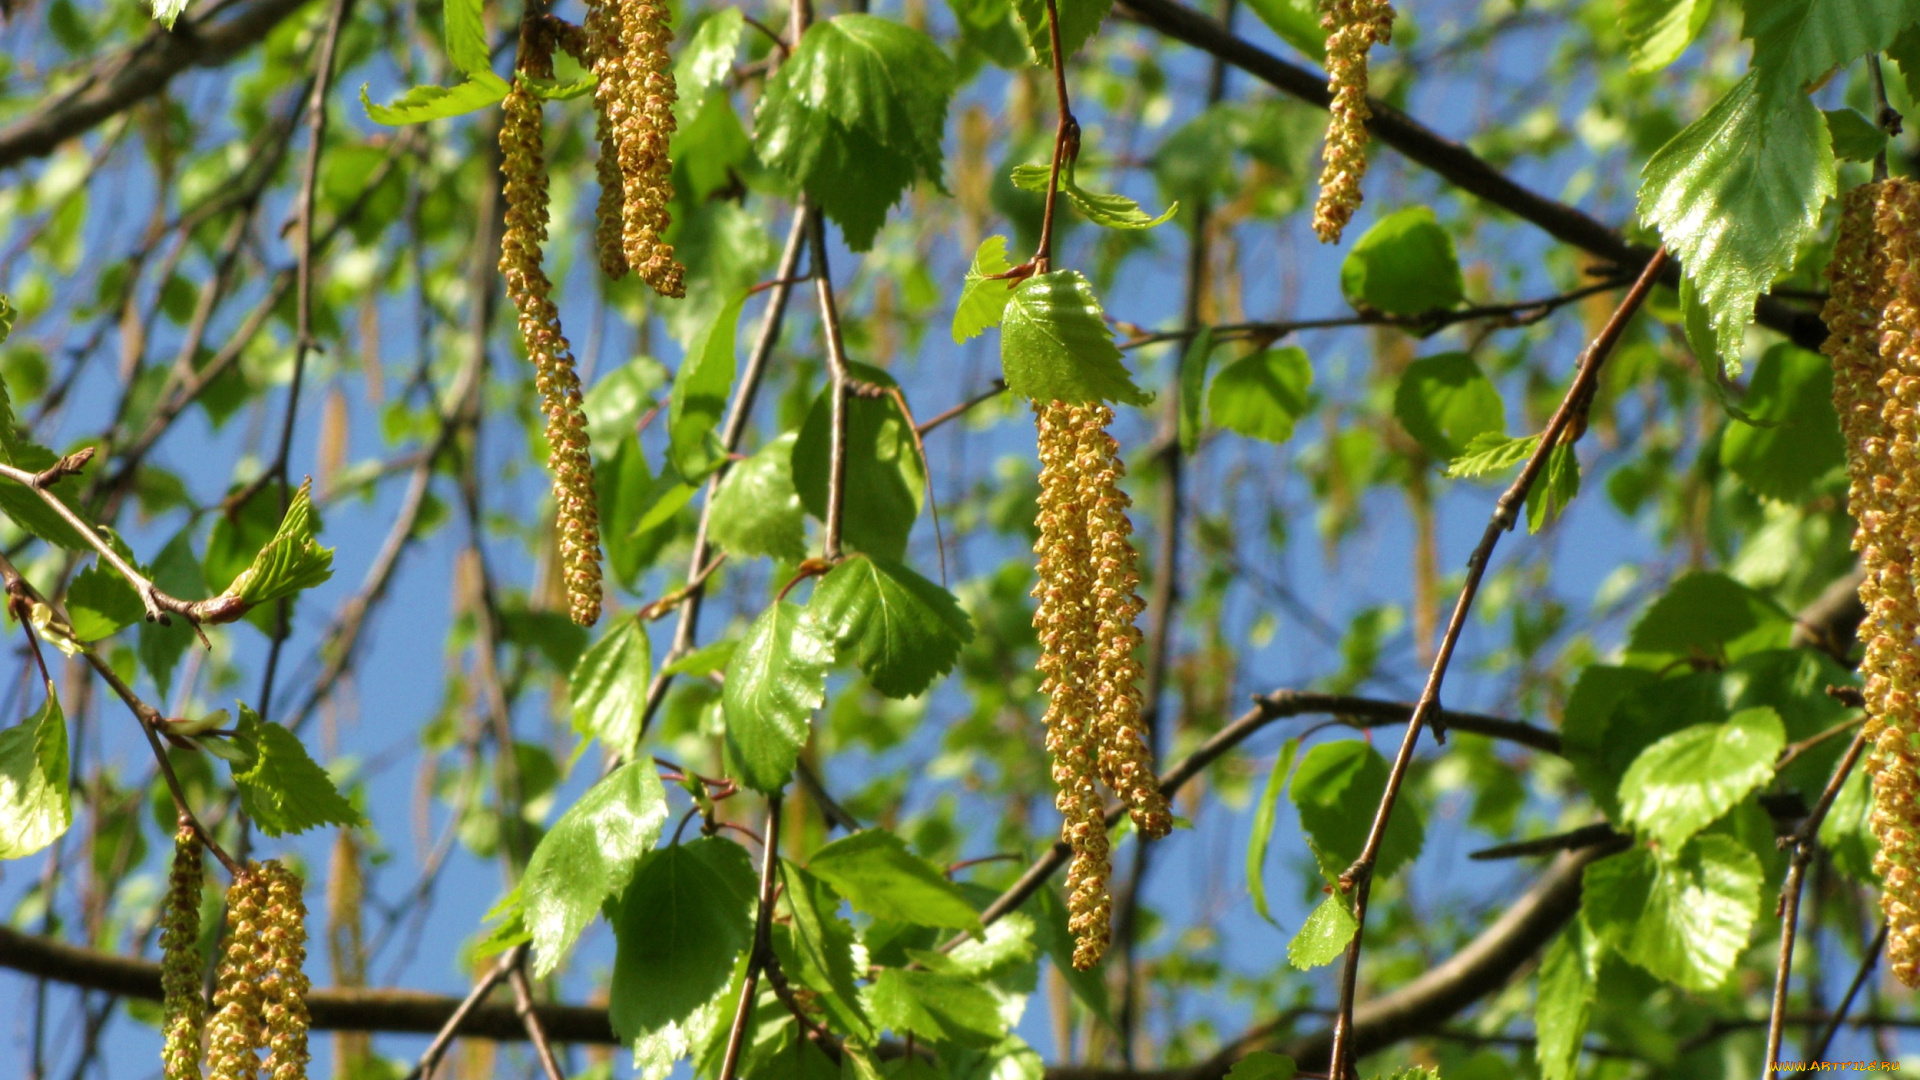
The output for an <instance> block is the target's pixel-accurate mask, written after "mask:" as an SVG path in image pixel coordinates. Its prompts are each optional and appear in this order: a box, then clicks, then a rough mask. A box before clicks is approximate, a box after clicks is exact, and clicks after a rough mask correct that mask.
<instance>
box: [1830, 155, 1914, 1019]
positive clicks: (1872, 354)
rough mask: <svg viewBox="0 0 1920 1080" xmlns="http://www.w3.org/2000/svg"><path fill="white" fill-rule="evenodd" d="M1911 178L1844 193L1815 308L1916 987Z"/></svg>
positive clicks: (1875, 740)
mask: <svg viewBox="0 0 1920 1080" xmlns="http://www.w3.org/2000/svg"><path fill="white" fill-rule="evenodd" d="M1917 231H1920V184H1915V183H1914V182H1912V181H1908V180H1904V179H1891V180H1883V181H1879V182H1876V183H1872V184H1866V185H1863V186H1861V187H1858V188H1855V189H1854V190H1852V191H1850V192H1848V193H1847V195H1846V197H1845V199H1844V200H1843V201H1842V208H1841V218H1840V225H1839V229H1838V232H1837V235H1836V238H1835V243H1834V253H1833V261H1832V263H1831V264H1830V265H1829V267H1828V270H1827V276H1828V279H1829V281H1830V283H1831V291H1830V293H1829V297H1828V300H1827V304H1826V307H1825V309H1824V311H1823V312H1822V317H1823V318H1824V319H1825V321H1826V324H1827V329H1828V334H1829V336H1828V338H1827V341H1826V344H1825V345H1824V346H1822V351H1824V352H1825V353H1826V354H1827V355H1828V356H1829V357H1830V358H1832V360H1833V369H1834V380H1833V399H1834V410H1835V412H1836V413H1837V414H1838V415H1839V418H1840V426H1841V432H1842V434H1843V435H1844V436H1845V437H1846V442H1847V466H1848V475H1849V486H1848V493H1847V502H1848V509H1849V510H1850V511H1851V512H1852V514H1853V517H1854V520H1855V521H1856V522H1857V523H1858V528H1857V530H1856V531H1855V534H1854V541H1853V546H1854V548H1855V550H1857V551H1859V552H1860V563H1861V567H1862V570H1863V571H1864V577H1863V578H1862V580H1861V584H1860V601H1861V603H1862V605H1863V606H1864V607H1865V608H1866V617H1865V619H1864V621H1863V622H1862V623H1861V625H1860V631H1859V636H1860V640H1861V641H1862V642H1863V643H1864V645H1865V654H1864V656H1863V658H1862V660H1861V663H1860V671H1861V674H1862V675H1863V676H1865V682H1866V685H1865V690H1864V695H1865V698H1866V707H1867V725H1866V736H1867V739H1868V744H1869V746H1870V747H1871V750H1870V752H1869V754H1868V756H1867V769H1868V771H1869V773H1870V774H1871V775H1872V777H1873V801H1874V805H1873V813H1872V816H1871V819H1870V820H1871V825H1872V828H1873V832H1874V835H1875V837H1876V838H1877V839H1878V840H1879V844H1880V848H1879V852H1878V854H1877V855H1876V856H1875V859H1874V867H1875V870H1876V871H1877V872H1878V873H1879V874H1880V877H1881V882H1882V890H1881V896H1880V905H1881V909H1882V911H1883V912H1884V913H1885V915H1886V918H1887V961H1888V966H1889V967H1891V968H1892V970H1893V973H1894V975H1895V976H1896V977H1897V978H1899V979H1900V981H1901V982H1903V983H1905V984H1906V985H1908V986H1914V985H1916V984H1920V804H1916V802H1915V791H1916V787H1917V786H1920V754H1916V751H1915V740H1916V737H1920V698H1916V694H1920V654H1917V653H1916V643H1915V636H1916V633H1917V632H1920V594H1917V593H1916V584H1915V571H1914V559H1915V557H1916V553H1920V263H1917V262H1916V256H1920V239H1916V232H1917Z"/></svg>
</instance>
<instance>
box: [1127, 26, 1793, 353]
mask: <svg viewBox="0 0 1920 1080" xmlns="http://www.w3.org/2000/svg"><path fill="white" fill-rule="evenodd" d="M1114 11H1115V12H1116V13H1118V14H1120V15H1121V16H1122V17H1125V18H1129V19H1132V20H1133V21H1135V22H1137V23H1139V24H1140V25H1142V26H1146V27H1150V28H1152V29H1154V30H1157V31H1159V32H1160V33H1162V34H1165V35H1166V36H1168V37H1170V38H1173V39H1174V40H1176V41H1182V42H1185V43H1186V44H1188V45H1191V46H1193V47H1194V48H1196V49H1199V50H1200V51H1202V52H1206V53H1211V54H1212V55H1214V56H1218V57H1221V58H1223V59H1225V60H1226V62H1227V63H1229V64H1232V65H1233V66H1234V67H1237V68H1239V69H1240V70H1242V71H1244V72H1246V73H1247V74H1249V75H1252V76H1253V77H1254V78H1257V79H1259V80H1261V81H1262V82H1265V83H1267V84H1268V85H1270V86H1272V87H1273V88H1274V89H1276V90H1279V91H1281V92H1282V93H1284V94H1287V95H1288V96H1290V97H1295V98H1298V99H1300V100H1301V101H1304V102H1307V103H1308V104H1310V105H1314V106H1317V107H1319V108H1322V109H1324V108H1326V107H1327V104H1328V100H1329V99H1328V97H1327V85H1326V80H1325V79H1324V78H1323V77H1322V76H1320V75H1318V74H1316V73H1314V72H1312V71H1309V70H1307V69H1306V68H1304V67H1301V66H1299V65H1297V64H1292V63H1289V62H1287V61H1286V60H1283V59H1281V58H1280V57H1278V56H1275V55H1273V54H1272V53H1270V52H1268V51H1266V50H1265V49H1262V48H1261V47H1259V46H1258V45H1255V44H1253V43H1252V42H1250V41H1247V40H1246V39H1244V38H1240V37H1235V36H1234V35H1233V34H1231V33H1229V32H1228V31H1227V29H1226V27H1224V26H1221V25H1220V23H1219V22H1218V21H1217V20H1215V19H1212V18H1210V17H1208V16H1207V15H1205V14H1202V13H1201V12H1198V11H1195V10H1193V9H1192V8H1189V7H1187V6H1185V5H1183V4H1181V3H1178V2H1177V0H1120V2H1119V3H1116V4H1115V5H1114ZM1367 107H1368V109H1370V110H1371V111H1372V113H1373V118H1372V119H1371V120H1369V121H1367V130H1368V131H1369V133H1371V135H1372V136H1373V137H1374V138H1376V139H1378V140H1380V141H1381V142H1383V143H1385V144H1387V145H1388V146H1391V147H1393V148H1394V149H1395V150H1398V151H1399V152H1400V153H1401V154H1403V155H1405V156H1406V158H1407V159H1408V160H1410V161H1413V162H1415V163H1416V164H1419V165H1421V166H1423V167H1425V168H1427V169H1429V170H1431V171H1432V172H1433V173H1434V174H1435V175H1437V176H1439V177H1440V178H1441V179H1442V180H1445V181H1446V182H1448V183H1449V184H1452V185H1453V186H1454V187H1457V188H1459V189H1460V190H1461V191H1464V192H1466V193H1467V194H1469V195H1473V196H1475V197H1476V198H1479V199H1483V200H1485V201H1486V202H1489V203H1492V204H1493V205H1495V206H1498V207H1499V208H1501V209H1502V210H1505V211H1507V212H1509V213H1511V214H1513V215H1514V216H1516V217H1518V218H1521V219H1522V220H1525V221H1529V222H1532V223H1533V224H1534V225H1537V226H1539V227H1540V228H1541V229H1542V230H1544V231H1545V232H1546V233H1547V234H1548V235H1549V236H1552V237H1553V238H1555V239H1556V240H1561V241H1564V242H1566V243H1569V244H1572V245H1574V246H1575V247H1578V248H1582V249H1584V250H1586V251H1588V252H1591V253H1592V254H1594V255H1597V256H1599V257H1600V258H1602V259H1606V260H1607V261H1609V262H1612V263H1614V264H1616V265H1618V266H1619V267H1620V268H1621V269H1622V270H1624V271H1628V272H1633V271H1637V270H1639V269H1640V268H1641V267H1642V266H1645V265H1646V262H1647V260H1648V259H1650V258H1652V257H1653V252H1652V251H1650V250H1648V249H1646V248H1643V247H1639V246H1637V245H1634V244H1630V243H1628V242H1627V240H1626V238H1625V237H1623V236H1621V235H1620V233H1619V232H1617V231H1616V230H1614V229H1612V228H1609V227H1608V226H1607V225H1605V224H1603V223H1602V222H1600V221H1599V220H1598V219H1596V218H1594V217H1593V216H1591V215H1589V214H1587V213H1585V212H1583V211H1581V210H1579V209H1577V208H1575V207H1572V206H1568V205H1566V204H1565V203H1559V202H1555V201H1553V200H1552V199H1549V198H1547V197H1546V196H1544V195H1541V194H1539V193H1538V192H1535V191H1532V190H1530V189H1528V188H1526V187H1524V186H1522V185H1521V184H1518V183H1516V182H1514V181H1513V180H1512V179H1510V178H1509V177H1507V175H1506V174H1504V173H1502V172H1501V171H1500V170H1498V169H1496V168H1494V167H1493V166H1492V165H1491V164H1489V163H1488V162H1487V161H1486V160H1484V159H1483V158H1481V157H1479V156H1478V155H1476V154H1474V152H1473V151H1471V150H1469V149H1467V148H1466V147H1465V146H1463V145H1461V144H1460V143H1457V142H1454V141H1453V140H1451V139H1448V138H1446V137H1444V136H1442V135H1440V134H1439V133H1438V132H1436V131H1434V130H1433V129H1432V128H1429V127H1427V126H1426V125H1424V124H1421V123H1420V122H1419V121H1417V120H1415V119H1413V118H1412V117H1410V116H1408V115H1407V114H1406V113H1404V112H1401V111H1400V110H1399V109H1396V108H1394V107H1393V106H1391V105H1389V104H1387V103H1386V102H1383V101H1380V100H1378V99H1374V98H1369V99H1368V100H1367ZM1660 280H1661V283H1662V284H1666V285H1677V284H1679V280H1680V276H1679V269H1678V267H1677V266H1668V267H1667V268H1666V269H1665V270H1663V271H1662V272H1661V277H1660ZM1754 314H1755V317H1756V318H1757V319H1758V321H1759V322H1760V324H1761V325H1762V326H1765V327H1767V328H1769V329H1772V330H1777V331H1779V332H1780V333H1782V334H1785V335H1786V336H1787V337H1789V338H1791V339H1793V342H1794V344H1796V345H1799V346H1800V347H1801V348H1804V349H1818V348H1819V347H1820V343H1821V342H1823V341H1825V340H1826V338H1827V327H1826V324H1825V323H1823V322H1821V321H1820V316H1819V315H1818V314H1817V313H1816V312H1813V311H1809V310H1806V309H1804V308H1797V307H1794V306H1792V305H1790V304H1786V303H1782V302H1781V301H1779V300H1776V299H1773V298H1772V297H1765V296H1763V297H1761V298H1760V302H1759V303H1758V304H1757V305H1755V308H1754Z"/></svg>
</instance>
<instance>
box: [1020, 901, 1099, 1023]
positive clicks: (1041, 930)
mask: <svg viewBox="0 0 1920 1080" xmlns="http://www.w3.org/2000/svg"><path fill="white" fill-rule="evenodd" d="M1028 902H1029V903H1031V904H1033V905H1034V907H1035V909H1036V910H1035V918H1034V937H1035V939H1036V940H1038V942H1039V944H1040V948H1041V949H1043V950H1045V951H1046V954H1047V958H1048V959H1049V960H1052V961H1053V969H1054V970H1055V971H1057V972H1059V973H1060V977H1061V978H1062V979H1064V980H1065V981H1066V984H1067V988H1068V989H1070V990H1072V991H1073V996H1074V997H1076V998H1079V999H1080V1004H1082V1005H1085V1006H1086V1007H1087V1011H1088V1012H1090V1013H1092V1014H1093V1017H1094V1019H1096V1020H1099V1021H1100V1022H1101V1023H1103V1024H1105V1025H1107V1026H1108V1027H1109V1028H1111V1027H1112V1026H1113V1010H1112V1006H1111V1004H1110V1003H1109V1001H1108V999H1107V983H1106V980H1105V979H1104V978H1103V977H1102V974H1101V972H1100V971H1099V970H1098V969H1095V970H1092V971H1081V970H1080V969H1079V968H1076V967H1074V966H1073V947H1074V941H1073V931H1072V930H1071V929H1070V928H1069V927H1068V925H1067V905H1066V904H1065V903H1063V902H1061V900H1060V894H1059V893H1058V892H1057V891H1055V890H1054V889H1053V888H1052V887H1051V886H1046V885H1042V886H1041V887H1040V888H1038V889H1035V890H1034V895H1033V899H1032V900H1030V901H1028Z"/></svg>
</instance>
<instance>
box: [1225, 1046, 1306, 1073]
mask: <svg viewBox="0 0 1920 1080" xmlns="http://www.w3.org/2000/svg"><path fill="white" fill-rule="evenodd" d="M1298 1071H1299V1066H1297V1065H1295V1064H1294V1061H1293V1059H1292V1058H1290V1057H1288V1056H1287V1055H1285V1054H1276V1053H1273V1052H1272V1051H1269V1050H1255V1051H1253V1052H1252V1053H1250V1054H1248V1055H1247V1056H1245V1057H1243V1058H1241V1059H1240V1060H1239V1061H1236V1062H1234V1063H1233V1068H1231V1069H1228V1070H1227V1080H1293V1077H1294V1074H1295V1073H1296V1072H1298Z"/></svg>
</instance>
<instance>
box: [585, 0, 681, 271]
mask: <svg viewBox="0 0 1920 1080" xmlns="http://www.w3.org/2000/svg"><path fill="white" fill-rule="evenodd" d="M586 28H587V35H588V37H589V39H590V40H591V42H592V46H591V47H592V50H593V71H594V74H595V75H597V76H598V77H599V80H600V81H599V85H598V87H597V88H596V89H595V91H594V102H595V103H596V104H597V105H598V106H599V111H600V128H599V136H600V165H599V176H600V209H599V218H598V232H597V234H596V242H597V244H598V246H599V250H600V266H601V269H603V270H605V271H606V273H607V274H608V276H610V277H615V278H617V277H619V276H620V275H621V274H623V273H625V272H626V270H627V269H628V268H629V267H630V268H632V270H633V272H634V273H635V274H638V275H639V277H640V280H642V281H644V282H646V283H647V284H648V285H650V286H652V287H653V289H654V291H655V292H658V293H659V294H660V295H662V296H668V297H675V298H678V297H683V296H685V295H686V294H687V287H686V270H685V268H683V267H682V266H681V265H680V263H679V262H677V261H676V260H675V259H674V257H673V247H672V245H670V244H668V243H667V242H666V241H665V240H664V239H663V237H664V236H665V234H666V231H667V226H668V225H670V224H672V220H673V219H672V216H671V215H670V214H669V213H668V212H667V205H668V204H669V203H671V202H672V201H673V161H672V159H671V158H670V157H669V156H668V154H667V147H668V144H669V143H670V142H671V141H672V138H673V132H674V128H675V124H674V119H673V105H674V102H675V101H677V100H679V93H678V90H677V89H676V87H675V86H674V80H673V61H672V59H671V58H670V57H669V56H668V55H667V45H668V44H669V43H670V42H671V41H672V40H673V29H672V26H671V25H670V24H669V22H668V11H667V8H666V6H665V5H664V4H661V3H658V2H657V0H593V2H592V3H590V4H589V5H588V7H587V24H586ZM616 247H617V249H618V251H617V253H616V251H615V248H616Z"/></svg>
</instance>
